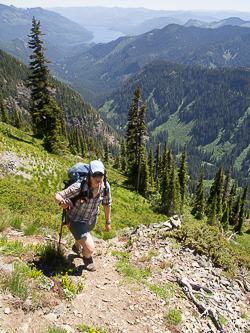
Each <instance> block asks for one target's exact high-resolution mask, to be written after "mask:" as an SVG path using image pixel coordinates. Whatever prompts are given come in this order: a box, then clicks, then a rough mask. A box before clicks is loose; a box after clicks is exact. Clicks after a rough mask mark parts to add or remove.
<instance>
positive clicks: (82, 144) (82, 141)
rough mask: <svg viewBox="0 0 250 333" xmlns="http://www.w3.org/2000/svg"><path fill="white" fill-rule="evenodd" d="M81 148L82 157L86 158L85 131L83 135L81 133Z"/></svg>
mask: <svg viewBox="0 0 250 333" xmlns="http://www.w3.org/2000/svg"><path fill="white" fill-rule="evenodd" d="M80 146H81V155H82V157H85V154H86V150H87V145H86V141H85V136H84V132H83V131H81V133H80Z"/></svg>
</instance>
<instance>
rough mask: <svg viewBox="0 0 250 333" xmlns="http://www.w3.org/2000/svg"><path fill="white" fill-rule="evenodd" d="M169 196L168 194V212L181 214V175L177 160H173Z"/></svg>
mask: <svg viewBox="0 0 250 333" xmlns="http://www.w3.org/2000/svg"><path fill="white" fill-rule="evenodd" d="M168 192H169V196H168V203H167V206H168V209H167V214H168V215H173V214H179V213H180V183H179V177H178V174H177V171H176V168H175V161H173V164H172V168H171V173H170V179H169V190H168Z"/></svg>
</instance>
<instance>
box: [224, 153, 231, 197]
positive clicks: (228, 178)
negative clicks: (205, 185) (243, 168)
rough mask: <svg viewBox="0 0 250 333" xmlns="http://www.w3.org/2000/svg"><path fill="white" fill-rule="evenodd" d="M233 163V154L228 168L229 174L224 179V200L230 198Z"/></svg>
mask: <svg viewBox="0 0 250 333" xmlns="http://www.w3.org/2000/svg"><path fill="white" fill-rule="evenodd" d="M232 165H233V156H232V157H231V161H230V165H229V168H228V172H227V176H226V178H225V181H224V185H223V197H222V202H225V201H227V200H228V199H229V195H230V182H231V179H232V177H231V175H232Z"/></svg>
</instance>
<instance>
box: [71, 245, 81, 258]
mask: <svg viewBox="0 0 250 333" xmlns="http://www.w3.org/2000/svg"><path fill="white" fill-rule="evenodd" d="M72 251H73V252H75V253H76V254H77V255H78V256H79V257H80V256H81V255H82V247H81V246H80V247H79V249H78V248H77V247H76V245H75V244H74V245H73V246H72Z"/></svg>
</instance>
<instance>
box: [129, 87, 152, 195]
mask: <svg viewBox="0 0 250 333" xmlns="http://www.w3.org/2000/svg"><path fill="white" fill-rule="evenodd" d="M140 98H141V89H140V87H139V86H137V87H136V88H135V91H134V97H133V98H132V103H131V105H130V109H129V112H128V121H127V133H126V148H127V156H128V163H129V173H128V178H129V180H130V182H131V184H134V187H135V189H136V190H138V189H139V184H140V170H141V161H142V156H143V154H144V151H145V145H146V139H145V135H146V134H147V128H146V126H145V120H144V118H145V111H146V104H145V103H143V104H142V106H140V103H141V100H140Z"/></svg>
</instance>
